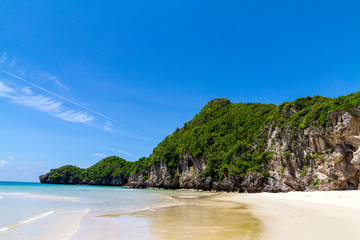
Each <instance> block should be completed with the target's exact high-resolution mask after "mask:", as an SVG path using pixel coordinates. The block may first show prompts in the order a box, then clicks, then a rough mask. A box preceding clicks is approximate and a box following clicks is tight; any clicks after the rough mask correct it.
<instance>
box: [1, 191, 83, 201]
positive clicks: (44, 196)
mask: <svg viewBox="0 0 360 240" xmlns="http://www.w3.org/2000/svg"><path fill="white" fill-rule="evenodd" d="M1 195H2V196H19V197H26V198H40V199H49V200H63V201H73V202H81V200H80V199H79V198H77V197H66V196H56V195H45V194H36V193H27V192H13V193H7V192H0V197H1Z"/></svg>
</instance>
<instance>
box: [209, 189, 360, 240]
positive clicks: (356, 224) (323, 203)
mask: <svg viewBox="0 0 360 240" xmlns="http://www.w3.org/2000/svg"><path fill="white" fill-rule="evenodd" d="M215 198H216V199H218V200H223V201H234V202H239V203H243V204H246V205H247V206H248V207H249V210H250V211H251V213H253V214H254V215H255V216H256V217H257V218H258V219H260V220H261V221H262V223H263V225H264V232H263V235H262V236H261V238H260V239H264V240H273V239H274V240H275V239H276V240H280V239H284V240H285V239H292V240H297V239H299V240H300V239H307V240H309V239H314V240H315V239H316V240H318V239H327V240H330V239H347V240H351V239H354V240H355V239H359V236H360V191H326V192H325V191H317V192H289V193H240V194H236V193H223V194H221V195H219V196H216V197H215Z"/></svg>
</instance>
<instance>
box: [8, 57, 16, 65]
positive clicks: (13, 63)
mask: <svg viewBox="0 0 360 240" xmlns="http://www.w3.org/2000/svg"><path fill="white" fill-rule="evenodd" d="M16 62H17V59H16V58H13V60H11V63H10V64H9V67H13V66H15V64H16Z"/></svg>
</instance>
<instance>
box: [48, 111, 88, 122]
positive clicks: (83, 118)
mask: <svg viewBox="0 0 360 240" xmlns="http://www.w3.org/2000/svg"><path fill="white" fill-rule="evenodd" d="M54 116H55V117H58V118H61V119H63V120H65V121H68V122H79V123H84V124H90V123H91V121H92V120H93V119H94V117H93V116H90V115H88V114H86V113H85V112H79V111H75V110H67V111H66V112H60V113H58V114H55V115H54Z"/></svg>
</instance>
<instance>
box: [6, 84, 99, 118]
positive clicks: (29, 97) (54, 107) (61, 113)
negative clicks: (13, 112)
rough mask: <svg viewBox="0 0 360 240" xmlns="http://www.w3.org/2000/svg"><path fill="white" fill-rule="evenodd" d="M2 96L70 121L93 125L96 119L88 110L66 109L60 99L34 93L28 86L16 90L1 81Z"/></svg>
mask: <svg viewBox="0 0 360 240" xmlns="http://www.w3.org/2000/svg"><path fill="white" fill-rule="evenodd" d="M0 97H5V98H8V99H10V101H11V102H13V103H16V104H19V105H22V106H26V107H29V108H32V109H34V110H37V111H41V112H46V113H48V114H50V115H52V116H54V117H57V118H60V119H62V120H65V121H68V122H77V123H83V124H87V125H91V122H92V120H93V119H94V117H93V116H91V115H88V114H87V113H86V112H81V111H76V110H73V109H66V108H65V107H63V106H62V103H61V102H60V101H57V100H55V99H52V98H49V97H44V96H42V95H34V94H33V93H32V91H31V90H30V89H28V88H23V89H22V91H21V92H16V91H15V90H14V89H12V88H10V87H7V86H6V85H5V84H4V83H3V82H0Z"/></svg>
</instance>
